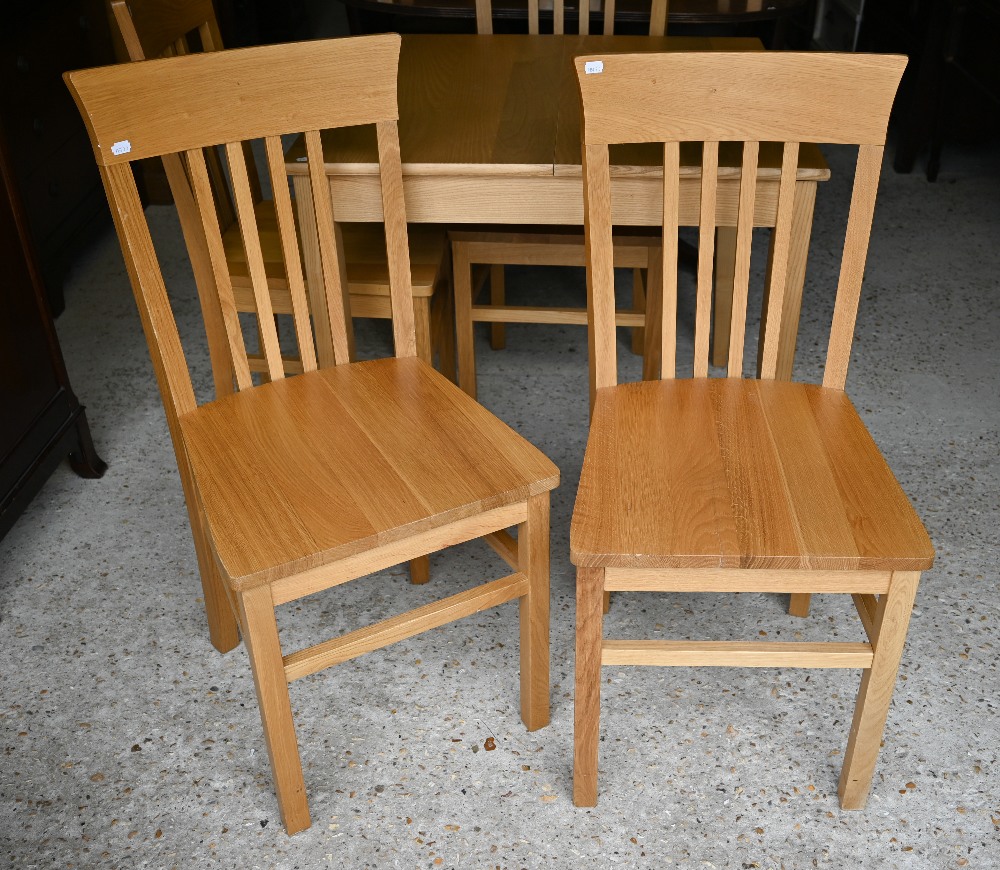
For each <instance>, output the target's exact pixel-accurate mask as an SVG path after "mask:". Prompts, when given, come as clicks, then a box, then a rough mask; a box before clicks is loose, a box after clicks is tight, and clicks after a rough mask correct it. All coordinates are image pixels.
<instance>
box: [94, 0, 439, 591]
mask: <svg viewBox="0 0 1000 870" xmlns="http://www.w3.org/2000/svg"><path fill="white" fill-rule="evenodd" d="M111 9H112V12H113V13H114V18H115V21H116V23H117V24H118V28H119V31H120V32H121V36H122V40H123V42H124V43H125V46H126V49H127V51H128V53H129V57H130V59H131V60H133V61H138V60H145V59H146V58H151V57H173V56H175V55H185V54H190V53H191V51H192V50H196V49H197V48H198V44H197V43H200V47H201V49H203V50H204V51H217V50H221V49H222V47H223V46H222V38H221V37H220V36H219V26H218V24H217V22H216V20H215V12H214V10H213V8H212V2H211V0H179V2H178V0H131V3H130V4H126V3H125V2H124V0H112V3H111ZM195 34H197V43H196V42H194V40H193V39H192V37H193V36H194V35H195ZM243 153H244V159H245V160H246V163H247V177H248V179H249V182H250V195H251V199H252V202H253V214H254V219H255V221H256V224H257V232H258V234H259V237H260V249H261V255H262V257H263V262H264V274H265V276H266V280H267V286H268V289H269V290H270V296H271V299H270V304H271V311H272V312H273V314H274V315H276V316H284V317H288V318H291V316H292V313H293V308H292V299H291V294H290V290H289V284H288V274H287V269H286V267H285V255H284V252H283V247H282V241H281V238H280V234H279V232H278V220H277V216H276V214H275V207H274V201H273V200H270V199H266V198H264V197H263V195H262V193H261V185H260V176H259V174H258V170H257V167H256V164H255V162H254V156H253V152H252V150H251V148H250V145H249V143H247V145H246V146H245V147H244V149H243ZM205 157H206V160H207V165H208V170H209V177H210V179H211V181H212V187H213V191H214V194H215V201H216V209H217V212H218V215H219V222H220V225H221V229H222V246H223V249H224V251H225V257H226V264H227V270H228V272H229V275H230V279H231V281H232V286H233V298H234V300H235V303H236V310H237V311H241V312H248V313H251V314H253V315H255V317H257V319H258V336H260V334H261V333H260V324H259V316H258V308H257V302H256V299H255V298H254V291H253V282H252V279H251V275H250V267H249V264H248V261H247V252H246V249H245V245H244V242H243V235H242V233H241V231H240V225H239V221H238V220H237V215H236V208H235V205H234V203H233V198H232V193H231V191H230V189H229V185H228V182H227V181H226V176H225V173H224V171H223V168H222V162H221V159H220V155H219V152H218V150H217V149H216V148H214V147H212V148H208V149H207V150H206V152H205ZM163 164H164V170H165V171H166V174H167V180H168V183H169V185H170V189H171V195H172V196H173V199H174V202H175V204H176V205H177V211H178V215H179V217H180V220H181V228H182V231H183V233H184V237H185V241H186V243H187V246H188V250H189V251H190V256H191V263H192V268H193V269H194V274H195V280H196V281H197V282H198V284H199V287H200V286H201V285H202V284H204V285H207V286H210V285H211V283H212V282H213V281H214V278H213V276H212V269H211V265H210V256H209V254H208V251H207V250H206V248H205V242H204V239H203V238H202V233H201V230H200V226H199V224H200V220H199V218H198V214H197V209H196V208H195V207H194V202H193V199H192V196H191V188H190V179H189V178H188V174H187V171H186V170H185V168H184V166H183V163H182V161H181V158H180V157H179V156H177V155H171V154H168V155H164V157H163ZM302 195H303V196H305V197H308V192H307V191H304V192H303V193H302ZM300 230H301V231H302V232H304V233H306V234H307V235H309V236H310V238H312V237H313V236H314V233H313V231H312V227H311V225H310V224H309V223H305V224H300ZM338 232H340V233H341V234H342V236H343V239H342V242H343V246H344V253H345V259H346V265H345V275H346V280H347V288H348V292H349V294H350V297H351V299H350V312H351V316H352V317H375V318H383V319H385V318H391V317H392V302H391V299H390V293H389V269H388V263H387V262H386V244H385V234H384V230H383V228H382V226H381V224H375V223H354V224H343V225H341V226H340V229H339V230H338ZM409 244H410V284H411V287H412V288H413V315H414V321H415V327H416V333H417V355H418V356H419V357H420V358H421V359H424V360H427V361H428V362H432V360H433V356H434V346H435V345H437V347H438V348H439V350H440V364H441V370H442V371H443V372H444V373H445V374H447V375H448V377H450V378H451V379H452V380H454V379H455V332H454V307H453V304H452V303H453V299H452V293H451V288H450V286H448V285H449V284H450V280H451V279H450V269H449V262H448V257H447V245H448V242H447V237H446V234H445V231H444V230H443V229H441V228H440V227H435V226H426V225H419V226H415V227H413V228H412V229H411V231H410V233H409ZM322 284H323V279H322V275H321V274H320V268H319V261H318V260H317V259H316V258H315V257H313V258H310V259H309V260H308V262H307V264H306V286H307V289H308V288H312V287H316V288H320V287H321V286H322ZM435 291H437V292H435ZM307 295H308V297H309V299H310V306H311V309H312V310H317V309H321V308H322V306H323V304H324V300H323V297H322V293H321V291H319V290H317V291H316V293H315V294H313V293H307ZM210 298H211V294H210V293H209V294H208V295H207V296H206V295H205V294H202V299H203V300H204V299H209V300H210ZM203 313H204V315H205V317H204V319H205V327H206V332H207V334H208V346H209V352H210V354H211V358H212V366H213V370H214V375H215V388H216V394H217V395H220V396H224V395H228V394H229V393H231V392H232V389H233V371H232V368H231V366H230V363H229V357H228V352H227V349H226V337H225V333H224V330H223V329H222V328H221V321H220V318H219V316H218V314H217V313H216V312H215V311H214V306H213V305H212V303H211V302H210V301H209V302H207V307H203ZM348 340H349V342H350V344H349V348H348V352H349V354H350V355H351V358H352V359H353V358H354V352H355V349H354V346H353V335H351V334H349V335H348ZM316 342H317V352H318V361H319V363H320V365H321V366H326V365H332V363H333V344H332V337H331V335H330V333H329V330H328V329H326V327H325V325H324V319H323V318H322V317H319V318H318V319H317V321H316ZM260 344H261V342H260V340H258V345H260ZM249 359H250V370H251V371H253V372H257V373H259V374H260V376H261V377H263V378H265V379H266V378H267V377H268V368H267V363H266V361H265V359H264V354H263V353H262V352H261V351H260V350H258V352H256V353H252V354H250V356H249ZM282 368H283V369H284V371H285V372H286V373H297V372H301V371H302V360H301V359H300V358H299V356H298V355H297V354H288V353H285V354H283V356H282ZM409 567H410V580H411V581H412V582H413V583H426V582H427V581H428V580H429V579H430V563H429V561H428V560H427V559H426V558H422V557H421V558H418V559H415V560H414V561H413V562H411V563H410V566H409Z"/></svg>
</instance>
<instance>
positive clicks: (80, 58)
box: [0, 0, 115, 314]
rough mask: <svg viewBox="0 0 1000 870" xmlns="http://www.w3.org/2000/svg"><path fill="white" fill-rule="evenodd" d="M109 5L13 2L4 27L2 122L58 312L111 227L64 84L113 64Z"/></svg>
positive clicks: (0, 35) (0, 39)
mask: <svg viewBox="0 0 1000 870" xmlns="http://www.w3.org/2000/svg"><path fill="white" fill-rule="evenodd" d="M104 3H105V0H32V2H29V3H8V4H4V10H3V26H2V27H0V119H2V120H3V123H4V127H5V129H6V131H7V142H8V148H9V161H10V165H11V166H12V167H13V173H14V176H15V177H16V178H17V183H18V187H19V189H20V193H21V198H22V200H23V202H24V209H25V213H26V215H27V220H28V224H29V226H30V227H31V232H32V237H33V238H34V241H35V246H36V250H37V254H38V264H39V267H40V268H41V271H42V276H43V279H44V282H45V287H46V289H47V291H48V293H49V303H50V305H51V307H52V310H53V313H54V314H59V312H60V311H62V308H63V298H62V284H63V281H64V280H65V276H66V273H67V272H68V270H69V268H70V265H71V264H72V262H73V260H74V259H75V258H76V256H77V255H78V254H79V252H80V250H81V249H82V248H83V247H85V246H86V245H87V244H89V243H90V241H91V240H92V239H93V237H94V234H95V232H99V231H101V230H102V229H103V228H104V227H105V226H106V225H107V224H108V223H110V214H109V212H108V207H107V203H106V201H105V198H104V190H103V188H102V186H101V181H100V177H99V175H98V173H97V167H96V165H95V163H94V157H93V151H92V150H91V147H90V141H89V139H88V138H87V131H86V130H85V128H84V126H83V121H82V120H81V119H80V113H79V112H78V111H77V109H76V106H75V105H74V104H73V99H72V97H71V96H70V94H69V91H68V90H67V89H66V85H65V84H64V83H63V80H62V74H63V73H64V72H65V71H66V70H71V69H80V68H82V67H90V66H101V65H103V64H108V63H114V60H115V58H114V50H113V48H112V43H111V32H110V29H109V27H108V20H107V13H106V10H105V5H104Z"/></svg>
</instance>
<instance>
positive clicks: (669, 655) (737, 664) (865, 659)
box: [601, 640, 873, 668]
mask: <svg viewBox="0 0 1000 870" xmlns="http://www.w3.org/2000/svg"><path fill="white" fill-rule="evenodd" d="M872 659H873V655H872V648H871V645H870V644H867V643H787V642H784V643H783V642H777V643H775V642H769V641H751V642H750V643H739V642H737V641H691V640H606V641H604V643H603V644H602V645H601V664H602V665H653V666H658V667H683V668H689V667H703V668H704V667H713V668H868V667H871V664H872Z"/></svg>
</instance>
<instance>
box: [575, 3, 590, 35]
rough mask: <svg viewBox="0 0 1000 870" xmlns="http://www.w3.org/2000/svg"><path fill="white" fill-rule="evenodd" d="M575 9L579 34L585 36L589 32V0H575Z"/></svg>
mask: <svg viewBox="0 0 1000 870" xmlns="http://www.w3.org/2000/svg"><path fill="white" fill-rule="evenodd" d="M576 11H577V18H579V22H580V26H579V32H580V35H581V36H587V35H588V34H589V33H590V0H576Z"/></svg>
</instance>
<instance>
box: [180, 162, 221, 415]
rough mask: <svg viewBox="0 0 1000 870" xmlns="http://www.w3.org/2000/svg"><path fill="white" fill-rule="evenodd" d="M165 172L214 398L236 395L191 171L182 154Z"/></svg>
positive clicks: (217, 295) (217, 296)
mask: <svg viewBox="0 0 1000 870" xmlns="http://www.w3.org/2000/svg"><path fill="white" fill-rule="evenodd" d="M163 168H164V170H165V172H166V174H167V182H168V183H169V185H170V192H171V194H172V195H173V197H174V205H175V206H176V207H177V216H178V217H179V218H180V222H181V233H182V234H183V236H184V245H185V247H186V248H187V252H188V257H189V258H190V260H191V270H192V271H193V272H194V282H195V286H196V287H197V288H198V301H199V303H200V304H201V316H202V318H203V320H204V323H205V337H206V338H207V340H208V355H209V358H210V359H211V361H212V379H213V381H214V383H215V396H216V398H221V397H222V396H228V395H230V394H231V393H232V392H233V362H232V355H231V354H230V351H229V340H228V339H227V337H226V328H225V324H224V323H223V320H222V310H221V309H220V308H219V294H218V291H217V290H216V289H215V276H214V274H213V272H212V263H211V260H210V258H209V256H208V248H207V246H206V244H205V234H204V231H203V230H202V228H201V217H200V215H199V214H198V207H197V206H196V205H195V201H194V196H193V194H192V193H191V183H190V181H189V176H188V171H187V169H186V167H185V166H184V162H183V161H182V160H181V155H180V154H164V155H163Z"/></svg>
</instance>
